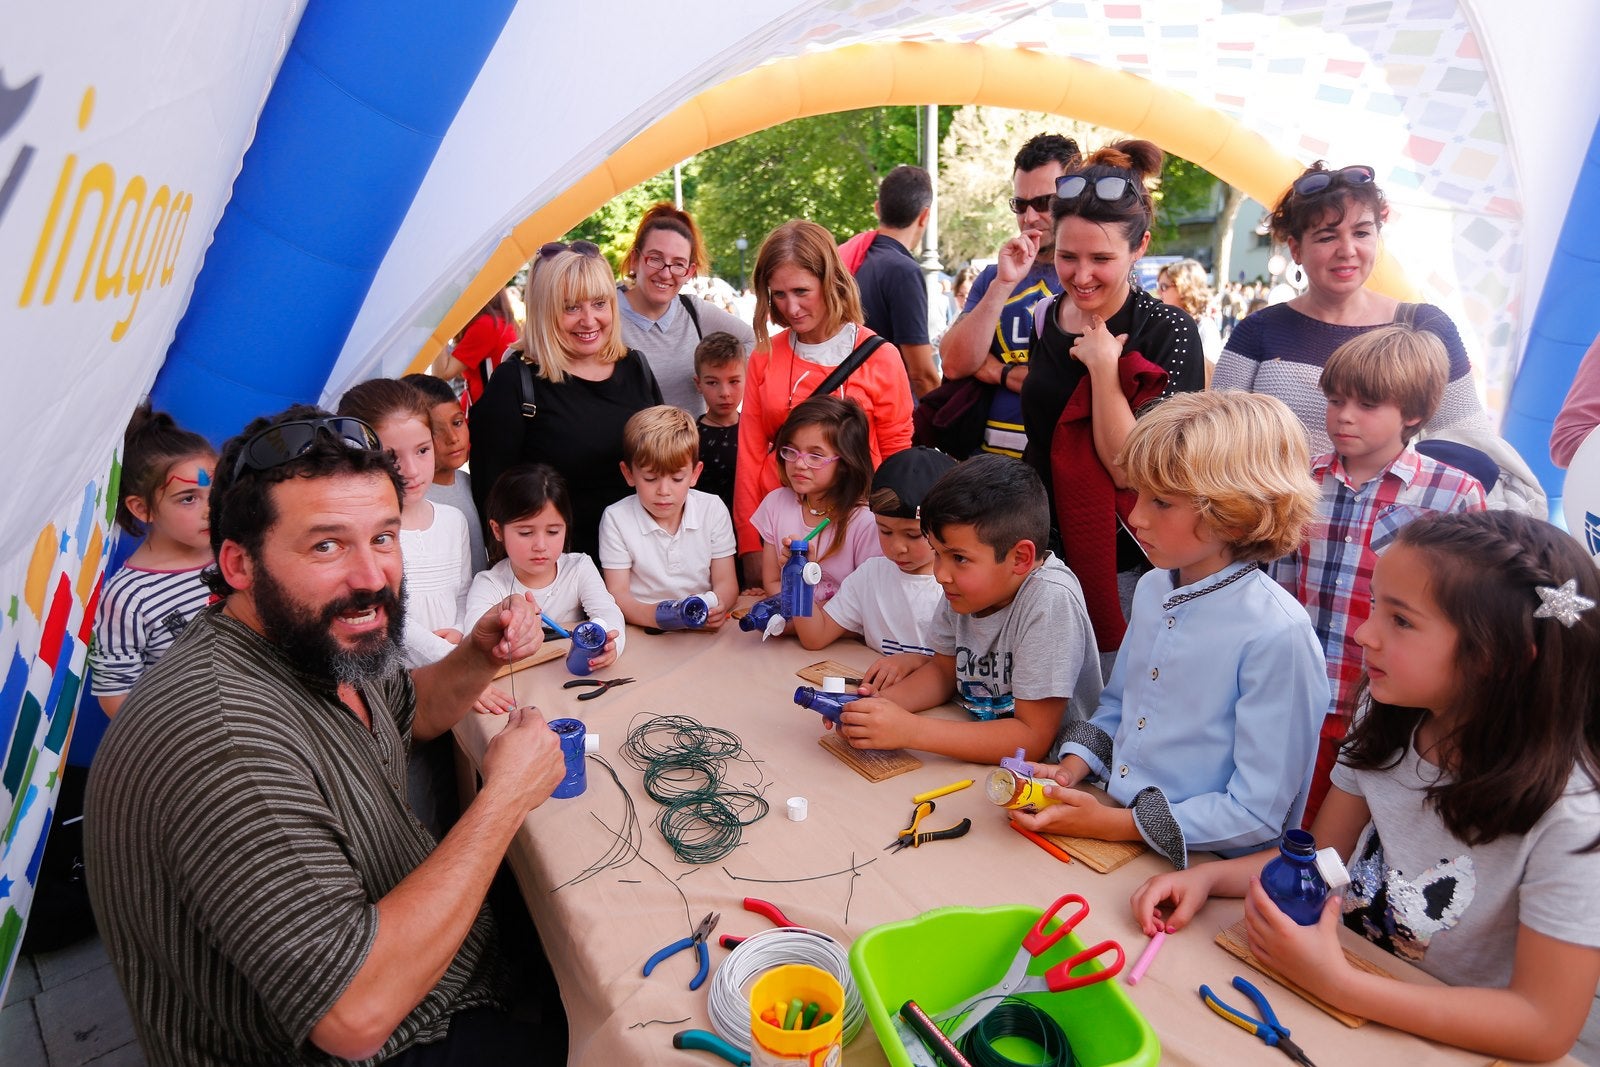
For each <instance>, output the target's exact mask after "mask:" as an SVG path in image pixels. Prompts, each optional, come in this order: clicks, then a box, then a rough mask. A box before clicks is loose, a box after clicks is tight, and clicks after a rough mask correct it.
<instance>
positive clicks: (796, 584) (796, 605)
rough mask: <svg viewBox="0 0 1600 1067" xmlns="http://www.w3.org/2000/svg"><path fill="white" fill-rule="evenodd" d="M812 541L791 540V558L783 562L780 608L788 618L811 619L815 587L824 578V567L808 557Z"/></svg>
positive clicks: (779, 595) (779, 596)
mask: <svg viewBox="0 0 1600 1067" xmlns="http://www.w3.org/2000/svg"><path fill="white" fill-rule="evenodd" d="M810 552H811V542H810V541H790V542H789V558H788V559H787V560H786V561H785V562H784V564H783V574H782V578H783V587H782V591H781V592H780V593H779V594H778V598H779V605H780V607H779V610H780V611H781V612H783V617H784V618H786V619H809V618H811V613H812V611H813V610H814V607H815V599H816V592H815V590H814V589H813V586H815V585H816V584H817V583H818V582H820V581H821V580H822V567H821V565H820V564H817V563H813V562H811V561H810V559H809V558H808V556H809V554H810Z"/></svg>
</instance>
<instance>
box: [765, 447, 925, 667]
mask: <svg viewBox="0 0 1600 1067" xmlns="http://www.w3.org/2000/svg"><path fill="white" fill-rule="evenodd" d="M955 465H956V461H955V460H953V459H951V458H950V457H949V456H947V455H945V454H944V453H943V452H940V451H938V450H937V449H933V448H921V447H917V448H908V449H906V450H905V451H903V452H896V453H895V454H894V455H892V456H889V457H888V458H887V459H885V460H884V461H883V462H882V463H881V464H880V465H879V466H878V470H877V472H876V473H875V474H874V475H873V478H872V495H871V496H870V497H869V498H868V506H869V507H870V508H871V509H872V517H873V518H874V519H876V520H877V524H878V543H879V544H880V545H881V546H882V548H883V555H882V556H874V557H872V558H870V559H867V560H864V561H863V562H862V563H861V565H860V566H858V567H857V568H856V569H855V570H854V571H852V572H850V574H849V575H848V576H847V577H846V578H845V579H844V580H843V581H842V582H840V583H839V592H838V593H836V594H835V595H834V597H833V598H832V599H831V600H829V601H828V602H827V603H826V604H824V605H822V607H821V609H820V610H818V611H817V612H816V613H815V614H813V615H812V616H811V617H810V618H808V619H795V620H794V631H795V635H796V636H797V637H799V638H800V644H801V645H803V646H804V647H806V648H811V649H817V648H824V647H826V646H828V645H831V644H832V643H833V642H835V641H837V640H838V639H839V638H841V637H844V636H846V635H859V636H861V637H863V638H864V639H865V641H866V643H867V645H868V646H869V647H871V648H873V649H876V650H877V651H879V652H881V653H883V655H882V656H881V657H880V658H879V659H878V660H877V662H875V663H873V664H872V666H871V667H869V668H868V669H867V672H866V674H865V675H864V678H865V681H866V682H868V683H869V684H872V685H875V686H878V687H879V688H882V687H884V686H888V685H893V684H894V683H895V682H897V681H899V680H900V679H901V678H904V677H905V676H906V675H908V674H910V673H911V672H912V671H914V670H916V669H917V668H918V667H920V666H922V665H923V664H925V663H927V662H928V657H930V656H932V655H933V649H932V647H931V646H930V645H929V640H928V637H929V631H930V629H931V628H932V626H933V620H934V619H935V618H936V617H937V616H938V614H939V608H940V605H941V604H943V602H944V593H943V592H942V591H941V590H940V588H939V583H938V582H937V581H936V580H935V579H934V577H933V549H932V548H931V547H930V546H929V544H928V539H927V538H926V537H924V536H923V533H922V521H921V519H922V514H921V512H922V499H923V497H925V496H926V495H927V493H928V490H929V489H931V488H932V487H933V483H934V482H936V481H938V480H939V476H940V475H942V474H943V473H944V472H945V471H947V470H949V469H950V468H951V467H954V466H955Z"/></svg>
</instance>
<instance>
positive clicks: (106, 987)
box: [0, 937, 145, 1067]
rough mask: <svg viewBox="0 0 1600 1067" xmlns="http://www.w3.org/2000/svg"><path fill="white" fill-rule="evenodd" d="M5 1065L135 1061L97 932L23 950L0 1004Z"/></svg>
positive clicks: (139, 1058) (133, 1064)
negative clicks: (55, 946)
mask: <svg viewBox="0 0 1600 1067" xmlns="http://www.w3.org/2000/svg"><path fill="white" fill-rule="evenodd" d="M0 1061H4V1063H5V1065H6V1067H88V1065H90V1064H92V1065H93V1067H143V1065H144V1062H145V1060H144V1055H143V1054H142V1053H141V1052H140V1051H139V1045H138V1043H137V1042H136V1041H134V1039H133V1022H132V1020H131V1019H129V1017H128V1007H127V1003H126V1002H125V1001H124V1000H123V999H122V989H121V988H120V987H119V986H118V985H117V979H116V975H115V974H113V973H112V970H111V961H110V960H109V959H108V958H107V957H106V950H105V946H104V945H102V944H101V943H100V939H99V938H98V937H93V938H90V939H89V940H87V941H80V942H79V943H78V944H76V945H73V946H71V947H70V948H64V949H60V950H58V951H55V952H41V953H39V954H38V955H35V956H23V957H22V958H21V959H19V960H18V961H17V968H16V970H15V971H14V972H13V973H12V975H11V988H10V989H9V990H7V992H6V1003H5V1007H4V1008H3V1009H0Z"/></svg>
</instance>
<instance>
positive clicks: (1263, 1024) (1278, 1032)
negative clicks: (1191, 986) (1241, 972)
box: [1200, 975, 1316, 1067]
mask: <svg viewBox="0 0 1600 1067" xmlns="http://www.w3.org/2000/svg"><path fill="white" fill-rule="evenodd" d="M1233 988H1235V989H1237V990H1238V991H1239V992H1241V993H1243V994H1244V995H1245V996H1247V997H1249V998H1250V999H1251V1000H1252V1001H1253V1002H1254V1003H1255V1006H1256V1011H1258V1012H1260V1013H1261V1018H1259V1019H1255V1018H1252V1017H1250V1016H1248V1015H1246V1014H1245V1013H1244V1012H1242V1011H1239V1010H1237V1009H1235V1008H1232V1007H1230V1006H1229V1005H1227V1004H1224V1003H1223V1002H1222V1001H1221V1000H1218V999H1217V995H1216V994H1215V993H1213V992H1211V987H1210V986H1207V985H1203V986H1201V987H1200V999H1201V1000H1203V1001H1205V1002H1206V1007H1208V1008H1210V1009H1211V1010H1212V1011H1214V1012H1216V1013H1217V1014H1218V1015H1220V1016H1222V1017H1223V1018H1224V1019H1226V1020H1228V1021H1229V1022H1230V1023H1232V1024H1233V1025H1235V1026H1237V1027H1239V1028H1240V1029H1241V1030H1243V1031H1244V1032H1245V1033H1248V1034H1254V1035H1256V1036H1257V1037H1259V1038H1260V1039H1261V1040H1262V1041H1263V1042H1265V1043H1266V1044H1268V1045H1271V1046H1273V1047H1275V1048H1277V1049H1278V1051H1279V1052H1282V1053H1283V1054H1284V1055H1285V1056H1287V1057H1289V1058H1290V1059H1291V1060H1293V1061H1294V1062H1296V1063H1298V1064H1300V1067H1316V1064H1314V1063H1312V1062H1311V1060H1310V1059H1309V1058H1308V1057H1307V1056H1306V1054H1305V1052H1303V1051H1302V1050H1301V1048H1300V1046H1299V1045H1297V1044H1295V1043H1294V1042H1293V1041H1290V1040H1289V1028H1288V1027H1286V1026H1284V1025H1283V1024H1282V1023H1280V1022H1279V1021H1278V1017H1277V1015H1275V1014H1274V1013H1273V1011H1272V1005H1271V1004H1268V1003H1267V997H1266V994H1264V993H1262V992H1261V990H1259V989H1257V988H1256V987H1255V986H1253V985H1251V984H1250V983H1249V982H1247V981H1246V980H1245V979H1243V978H1241V977H1240V976H1238V975H1234V977H1233Z"/></svg>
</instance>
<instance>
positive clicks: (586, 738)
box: [583, 733, 600, 752]
mask: <svg viewBox="0 0 1600 1067" xmlns="http://www.w3.org/2000/svg"><path fill="white" fill-rule="evenodd" d="M583 750H584V751H585V752H599V751H600V735H599V734H589V733H586V734H584V735H583Z"/></svg>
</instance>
